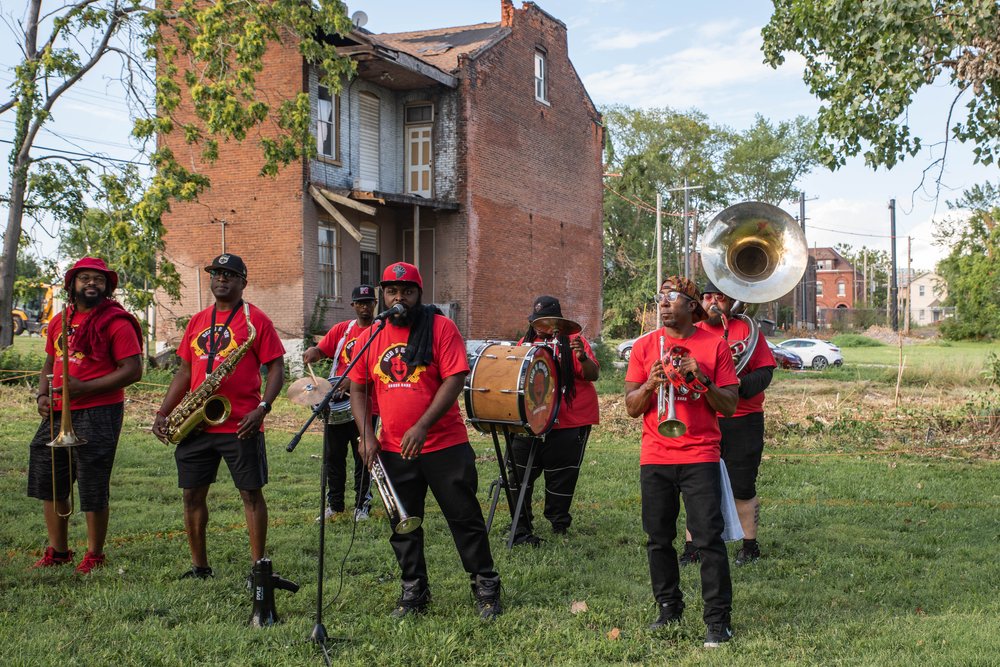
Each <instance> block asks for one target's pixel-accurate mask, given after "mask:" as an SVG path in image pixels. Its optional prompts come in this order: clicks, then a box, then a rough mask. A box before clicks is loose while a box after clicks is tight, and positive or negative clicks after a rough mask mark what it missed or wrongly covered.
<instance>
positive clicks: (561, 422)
mask: <svg viewBox="0 0 1000 667" xmlns="http://www.w3.org/2000/svg"><path fill="white" fill-rule="evenodd" d="M574 338H579V339H580V340H581V341H583V350H584V352H585V353H586V355H587V356H588V357H590V359H591V360H592V361H593V362H594V363H595V364H597V367H598V368H600V364H598V363H597V357H596V356H594V350H593V349H592V348H591V347H590V343H589V342H587V339H586V338H584V337H583V336H581V335H580V334H573V335H572V336H570V337H569V339H570V340H573V339H574ZM522 343H524V339H523V338H522V339H521V340H519V341H517V344H518V345H521V344H522ZM560 368H561V367H560ZM573 379H574V383H573V388H574V389H575V390H576V393H575V395H574V396H573V402H572V403H567V402H566V397H565V396H563V397H562V402H561V403H560V404H559V416H558V417H557V418H556V425H555V426H554V427H553V430H558V429H561V428H577V427H579V426H591V425H593V424H599V423H600V421H601V419H600V412H599V410H598V406H597V387H595V386H594V383H593V382H591V381H590V380H587V379H585V378H584V377H583V364H582V363H580V360H579V359H577V358H576V354H573Z"/></svg>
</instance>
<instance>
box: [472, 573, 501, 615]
mask: <svg viewBox="0 0 1000 667" xmlns="http://www.w3.org/2000/svg"><path fill="white" fill-rule="evenodd" d="M472 595H473V597H475V598H476V609H477V610H478V611H479V618H480V619H482V620H483V621H492V620H493V619H494V618H496V617H497V616H499V615H501V614H502V613H503V607H501V606H500V577H497V576H493V577H484V576H482V575H478V574H477V575H476V577H475V580H474V581H473V582H472Z"/></svg>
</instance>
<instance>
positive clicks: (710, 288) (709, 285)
mask: <svg viewBox="0 0 1000 667" xmlns="http://www.w3.org/2000/svg"><path fill="white" fill-rule="evenodd" d="M701 293H702V294H725V292H723V291H722V290H720V289H719V288H718V287H716V286H715V283H713V282H712V281H711V280H706V281H705V286H704V287H702V288H701Z"/></svg>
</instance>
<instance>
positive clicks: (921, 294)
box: [917, 285, 925, 296]
mask: <svg viewBox="0 0 1000 667" xmlns="http://www.w3.org/2000/svg"><path fill="white" fill-rule="evenodd" d="M924 287H925V286H924V285H918V286H917V291H918V292H920V296H923V295H924Z"/></svg>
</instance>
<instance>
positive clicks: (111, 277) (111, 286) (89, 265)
mask: <svg viewBox="0 0 1000 667" xmlns="http://www.w3.org/2000/svg"><path fill="white" fill-rule="evenodd" d="M87 269H90V270H91V271H100V272H101V273H103V274H104V275H105V276H107V280H108V295H109V296H110V294H111V293H112V292H114V291H115V288H116V287H118V274H117V273H115V272H114V271H112V270H111V269H109V268H108V265H107V264H105V263H104V260H103V259H98V258H97V257H82V258H80V259H79V260H77V262H76V264H74V265H73V266H72V268H70V270H69V271H67V272H66V279H65V280H64V281H63V287H65V288H66V291H67V292H72V291H73V280H74V279H75V278H76V274H77V273H79V272H80V271H84V270H87Z"/></svg>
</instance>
